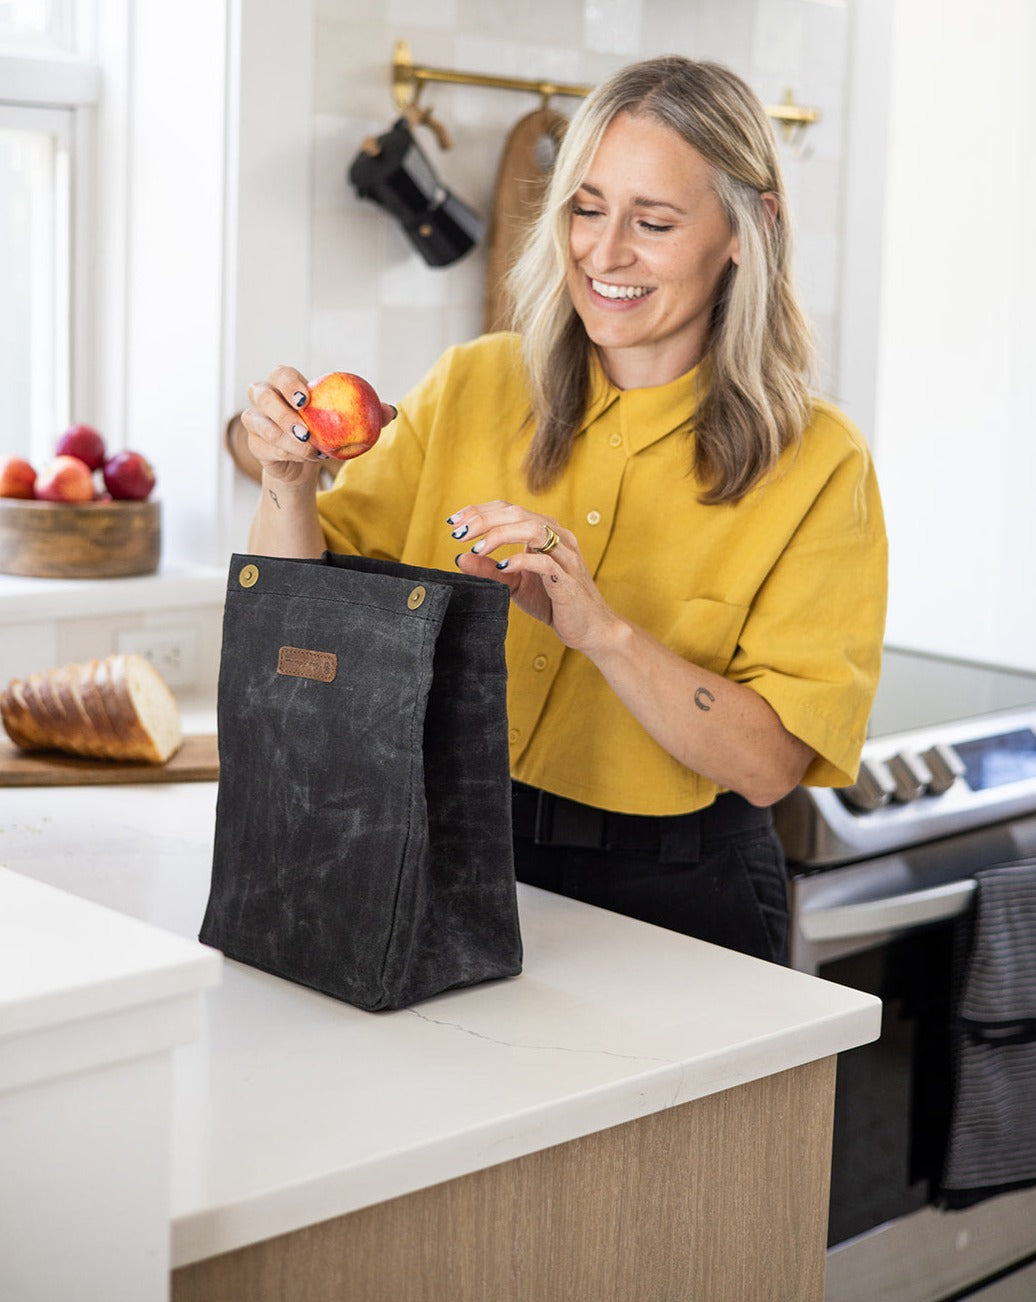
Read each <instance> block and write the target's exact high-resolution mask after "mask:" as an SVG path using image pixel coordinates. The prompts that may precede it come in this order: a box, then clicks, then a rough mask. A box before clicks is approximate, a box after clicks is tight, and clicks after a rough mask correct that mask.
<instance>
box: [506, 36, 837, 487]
mask: <svg viewBox="0 0 1036 1302" xmlns="http://www.w3.org/2000/svg"><path fill="white" fill-rule="evenodd" d="M619 113H630V114H633V115H635V116H640V115H644V114H647V115H650V116H652V117H654V118H656V119H657V120H658V121H659V122H660V123H662V125H664V126H666V127H669V128H670V129H671V130H673V131H675V132H676V133H677V134H678V135H679V136H681V137H682V138H683V139H684V140H685V141H686V142H687V143H688V144H690V145H691V146H693V148H694V149H696V150H697V151H698V153H699V154H701V156H702V157H703V158H704V159H705V160H706V162H708V163H709V164H711V166H712V169H713V181H714V185H715V189H716V194H717V195H718V197H719V199H720V202H721V203H722V205H723V208H724V212H725V214H726V217H727V220H728V222H729V223H730V228H731V230H732V231H733V232H734V233H735V234H736V235H737V236H738V239H739V243H740V259H739V264H738V265H737V266H734V265H733V264H731V265H730V266H728V268H727V270H726V272H725V274H724V278H723V280H722V282H721V285H720V289H719V294H718V298H717V301H716V305H715V308H714V311H713V315H712V322H711V326H710V333H709V340H708V343H707V347H706V357H707V360H708V365H707V366H705V367H703V368H702V373H703V375H707V379H706V380H705V381H704V382H703V384H702V385H701V388H700V392H699V397H698V403H697V407H696V410H694V411H693V412H688V425H689V426H690V424H691V422H692V421H693V427H694V434H695V439H694V462H693V469H694V471H695V474H696V475H697V477H698V480H699V482H700V483H701V484H702V486H703V490H704V491H703V492H702V500H703V501H705V502H730V501H736V500H737V499H738V498H740V497H742V496H743V495H744V494H745V493H746V492H747V491H748V490H749V489H750V488H751V487H753V485H755V484H756V483H757V482H758V481H759V480H760V479H761V478H762V477H763V476H764V475H765V474H766V473H767V472H768V471H769V470H771V469H772V468H773V466H774V465H775V464H776V462H777V459H778V457H779V456H780V454H781V452H782V451H783V450H784V449H785V448H786V447H787V446H789V445H790V444H791V443H793V442H794V441H796V440H797V439H798V438H799V437H800V436H801V434H802V431H803V430H804V429H805V427H806V424H807V423H808V421H809V418H810V412H811V409H812V402H811V398H810V392H809V383H808V380H809V376H810V374H811V370H812V363H813V346H812V340H811V337H810V332H809V328H808V326H807V324H806V321H805V318H804V317H803V314H802V311H801V309H800V308H799V305H798V302H797V300H796V297H795V293H794V289H793V286H792V281H791V232H790V225H789V219H788V213H787V209H786V200H785V191H784V183H783V179H782V177H781V172H780V165H779V163H778V159H777V150H776V144H775V141H774V136H773V130H772V128H771V126H770V122H769V119H768V118H767V116H766V111H765V110H764V108H763V107H762V105H761V104H760V102H759V100H758V99H757V98H756V96H755V94H754V93H753V92H752V91H751V90H750V89H749V87H748V86H747V85H745V83H744V82H743V81H742V80H741V79H740V78H739V77H737V76H736V75H735V74H734V73H732V72H730V71H729V70H728V69H727V68H724V67H721V66H720V65H719V64H715V63H703V62H696V61H694V60H692V59H686V58H683V57H680V56H675V55H669V56H664V57H661V58H656V59H647V60H644V61H642V62H640V63H635V64H631V65H630V66H628V67H626V68H623V69H621V70H620V71H619V72H617V73H615V74H614V75H613V76H612V77H610V78H609V79H608V80H607V81H605V82H604V83H602V84H601V85H600V86H598V87H597V88H596V90H594V91H593V92H592V93H591V94H590V95H589V96H588V97H587V99H586V100H585V101H584V102H583V104H581V105H580V108H579V110H578V111H577V112H576V114H575V115H574V117H573V119H572V122H571V123H570V125H569V128H568V130H567V132H566V133H565V138H564V140H563V142H562V145H561V148H560V150H559V152H558V157H557V160H556V162H555V165H554V171H553V175H552V177H551V181H550V185H549V187H548V190H547V194H546V196H545V199H544V205H543V209H542V212H541V214H540V217H539V219H538V221H537V222H536V224H535V226H534V227H533V228H532V230H531V232H530V234H529V238H528V240H527V242H526V245H525V247H524V250H523V252H522V255H521V257H520V258H519V259H518V261H517V263H516V265H515V266H514V268H513V270H512V272H511V275H510V278H509V290H510V294H511V297H512V300H513V302H514V304H515V309H514V324H515V328H516V329H517V330H519V332H520V333H521V335H522V350H523V357H524V362H525V368H526V373H527V376H528V380H529V385H530V393H531V406H532V411H531V418H532V420H533V422H534V423H535V426H536V433H535V435H534V438H533V441H532V444H531V446H530V449H529V453H528V457H527V459H526V465H525V469H526V474H527V477H528V480H529V485H530V487H531V488H533V489H535V490H540V489H542V488H545V487H547V486H548V485H549V484H551V483H552V482H553V481H554V480H555V479H556V478H557V476H558V475H559V474H560V472H561V470H562V469H563V468H564V466H565V464H566V462H567V460H568V456H569V452H570V449H571V443H572V437H573V435H574V433H575V431H576V430H577V429H578V427H579V423H580V421H581V419H582V417H583V413H584V410H585V407H586V401H587V394H588V389H589V378H590V359H591V351H592V348H593V345H592V344H591V342H590V340H589V338H588V337H587V335H586V332H585V330H584V329H583V324H582V322H581V321H580V319H579V317H578V316H577V315H576V312H575V310H574V308H573V306H572V302H571V299H570V298H569V295H568V291H567V289H566V274H567V269H568V263H569V245H568V239H569V222H570V215H571V208H572V198H573V196H574V195H575V193H576V191H577V190H578V189H579V187H580V185H581V184H582V182H583V179H584V177H585V176H586V173H587V171H588V170H589V167H590V164H591V162H592V160H593V157H594V154H595V153H596V151H597V147H598V145H599V144H600V141H601V137H602V136H603V134H604V132H605V129H606V128H607V127H608V125H609V123H610V122H611V121H612V119H613V118H614V117H615V116H616V115H617V114H619ZM764 194H766V195H772V196H774V199H773V203H774V204H775V206H776V211H775V212H771V211H770V209H768V208H767V206H766V204H765V203H764V201H763V199H762V197H761V196H763V195H764Z"/></svg>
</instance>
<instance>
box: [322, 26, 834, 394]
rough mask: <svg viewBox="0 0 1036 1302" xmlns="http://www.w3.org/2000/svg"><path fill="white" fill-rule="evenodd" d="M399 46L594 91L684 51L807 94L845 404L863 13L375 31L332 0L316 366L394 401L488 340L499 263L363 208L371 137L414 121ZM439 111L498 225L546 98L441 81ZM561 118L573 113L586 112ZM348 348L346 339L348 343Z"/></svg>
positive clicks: (473, 188)
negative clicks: (853, 68) (399, 87)
mask: <svg viewBox="0 0 1036 1302" xmlns="http://www.w3.org/2000/svg"><path fill="white" fill-rule="evenodd" d="M397 39H404V40H406V41H407V42H408V44H409V46H410V51H411V55H412V57H413V59H414V61H415V63H418V64H425V65H428V66H433V67H451V68H456V69H459V70H462V71H474V72H485V73H492V74H495V75H500V76H518V77H523V78H530V79H543V80H555V81H565V82H576V83H585V84H593V83H594V82H596V81H598V80H599V79H601V78H602V77H604V76H606V75H607V74H608V73H610V72H611V71H612V70H614V69H615V68H616V67H618V66H620V65H621V64H623V63H625V62H628V61H629V60H631V59H634V58H638V57H644V56H648V55H653V54H658V53H664V52H669V51H675V52H678V53H683V54H687V55H690V56H691V57H696V58H708V59H715V60H717V61H719V62H722V63H726V64H728V65H729V66H730V67H731V68H733V70H734V71H735V72H737V73H739V75H741V76H743V77H744V78H745V79H746V80H747V81H748V82H749V84H750V85H752V87H753V89H755V90H756V92H757V93H758V94H759V95H760V97H761V98H762V99H763V100H764V102H767V103H773V102H778V101H779V100H780V99H781V98H782V97H783V95H784V93H785V91H786V90H788V89H791V90H792V91H793V92H794V94H795V96H796V98H797V100H798V102H799V103H801V104H809V105H812V106H815V107H816V108H818V109H819V111H820V113H821V121H820V122H819V123H818V124H817V125H816V126H815V127H812V128H811V129H810V130H809V131H808V132H807V133H806V135H805V137H804V138H803V140H802V142H801V143H799V144H797V145H789V144H786V143H784V142H783V141H782V142H781V146H780V148H781V158H782V166H783V167H784V169H785V173H786V179H787V182H788V187H789V192H790V197H791V204H792V212H793V217H794V219H795V229H796V249H797V252H796V267H797V271H798V278H799V282H800V289H801V291H802V294H803V298H804V301H805V305H806V308H807V311H808V313H809V315H810V317H811V319H812V320H813V323H814V326H815V329H816V331H817V336H818V343H819V345H820V354H821V359H822V371H821V380H822V384H823V387H824V389H825V390H826V391H829V392H836V391H837V374H836V372H835V370H834V366H835V359H836V358H837V348H836V343H837V340H836V338H835V322H836V321H837V319H838V314H839V294H840V283H839V268H840V262H841V252H842V250H841V211H840V203H841V194H842V191H843V188H844V139H843V122H844V107H845V106H844V96H845V94H846V78H845V75H844V74H845V67H846V63H847V53H848V41H849V13H848V4H847V2H846V0H825V2H824V3H817V2H816V0H690V2H688V0H525V3H523V4H522V5H520V6H518V7H517V9H515V8H514V7H511V8H510V9H509V8H507V7H506V6H505V7H501V6H499V5H498V4H497V3H495V0H453V2H452V3H449V2H447V3H437V4H435V5H428V4H427V3H425V2H423V0H422V2H421V3H418V0H390V2H389V3H387V4H386V5H384V6H383V7H382V8H380V9H379V10H378V11H377V13H376V14H374V15H372V17H371V18H370V19H369V20H362V21H361V20H358V18H357V7H356V5H355V3H354V0H320V3H319V6H318V10H317V30H316V41H315V50H314V58H315V61H316V67H315V92H314V105H313V130H312V172H313V191H312V212H313V215H312V230H311V237H312V259H311V279H312V284H311V300H312V321H311V329H310V340H309V347H310V357H309V358H300V359H298V363H297V364H299V365H300V366H301V367H302V368H303V369H306V368H307V367H309V368H310V369H311V370H312V372H313V373H314V374H316V373H319V370H318V369H317V366H318V358H319V368H320V369H323V370H326V369H328V367H329V366H330V365H332V360H331V359H335V360H334V361H333V364H334V365H336V366H341V367H344V368H346V369H352V370H359V371H362V372H363V373H365V374H368V375H369V376H370V378H371V379H372V381H373V382H374V383H375V384H377V385H378V386H379V387H381V388H384V389H385V390H386V391H387V392H390V393H394V394H396V395H399V394H401V393H402V392H404V391H405V390H406V389H408V388H409V387H410V386H411V385H412V384H413V383H415V382H416V381H417V380H418V379H419V378H420V377H421V375H422V374H423V373H424V372H425V371H426V370H427V368H428V367H429V366H430V365H431V364H432V362H433V361H434V360H435V358H436V357H437V356H438V355H439V353H440V352H441V350H442V348H443V347H445V346H446V345H447V344H449V343H451V342H454V341H456V340H458V339H463V338H470V337H472V336H474V335H476V334H477V333H478V332H479V331H480V329H481V319H482V306H481V305H482V294H483V290H482V279H483V276H484V271H485V249H484V247H478V248H476V249H475V250H473V251H472V253H470V254H468V255H467V256H466V257H465V258H464V259H462V260H461V261H460V262H459V263H456V264H454V265H453V266H450V267H446V268H429V267H427V266H426V265H425V264H424V263H423V262H422V261H421V259H420V257H419V256H418V255H417V254H416V253H414V252H413V251H412V250H411V248H410V245H409V244H408V242H407V241H406V239H405V237H404V236H403V234H402V232H401V231H400V230H399V229H398V228H397V227H396V226H395V223H394V222H393V220H392V218H390V217H389V216H388V214H386V213H384V212H382V211H381V210H380V209H378V208H377V207H376V206H375V205H374V204H371V203H365V202H362V201H360V200H359V199H358V198H357V197H356V196H355V194H354V193H353V192H352V190H351V187H350V186H349V185H348V182H347V180H346V171H347V168H348V165H349V163H350V162H351V160H352V158H353V157H354V156H355V154H356V152H357V151H358V149H359V148H360V145H361V143H362V141H363V139H364V137H365V136H367V135H371V134H378V133H380V132H381V131H384V130H387V128H388V127H389V126H390V125H391V123H392V121H393V120H394V118H395V116H396V114H397V109H396V106H395V104H394V101H393V99H392V95H391V90H390V65H391V59H392V53H393V47H394V44H395V41H396V40H397ZM421 104H422V105H425V106H430V107H432V108H433V109H434V111H435V113H436V116H437V117H438V118H439V119H440V120H441V121H442V122H443V123H444V125H445V126H446V128H447V130H448V131H449V132H450V134H451V136H452V137H453V148H452V149H450V150H448V151H446V152H444V151H442V150H441V149H440V147H439V145H438V143H437V142H436V140H435V138H434V136H433V135H432V133H431V132H430V131H429V130H427V129H426V128H418V130H417V138H418V140H419V141H420V143H421V146H422V148H423V149H424V150H425V152H426V153H427V155H428V157H429V160H430V162H431V163H432V166H433V167H434V169H435V170H436V172H437V174H438V176H439V178H440V179H441V181H442V182H443V184H444V185H446V186H448V187H449V188H450V189H452V190H453V191H454V192H455V193H456V194H457V195H458V197H459V198H461V199H462V200H463V201H464V202H465V203H467V204H468V205H470V206H471V207H472V208H474V209H475V210H476V211H478V212H479V213H480V214H481V215H482V216H483V217H484V218H485V219H486V221H487V223H488V219H489V216H490V206H491V200H492V194H493V187H494V184H495V181H496V175H497V168H498V165H499V160H500V156H501V153H502V151H503V147H504V143H505V141H506V138H507V135H508V133H509V132H510V130H511V129H512V128H513V126H514V125H515V124H516V123H517V122H518V120H519V119H520V118H521V117H523V116H524V115H525V114H526V113H528V112H530V111H531V110H532V109H534V108H536V107H538V105H539V98H538V97H537V96H536V95H534V94H525V93H516V92H509V91H502V90H491V89H487V88H484V87H477V86H450V85H444V84H439V83H436V84H432V83H428V84H426V85H425V86H424V88H423V90H422V94H421ZM554 106H555V107H557V108H558V109H559V110H560V111H561V112H563V113H566V114H568V115H571V113H572V112H573V111H574V110H575V108H576V107H577V101H576V100H574V99H566V98H558V99H557V100H555V101H554ZM339 331H340V332H341V335H340V338H339V337H338V336H337V332H339Z"/></svg>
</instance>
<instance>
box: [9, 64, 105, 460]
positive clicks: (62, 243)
mask: <svg viewBox="0 0 1036 1302" xmlns="http://www.w3.org/2000/svg"><path fill="white" fill-rule="evenodd" d="M100 91H101V72H100V68H99V67H98V65H97V64H96V63H95V62H93V61H91V60H89V59H85V58H80V57H76V56H72V55H61V54H52V55H41V54H39V53H36V52H34V51H33V52H27V53H25V54H21V53H16V52H14V51H11V50H5V51H4V52H2V53H0V121H2V122H3V123H4V124H5V125H10V126H15V127H21V128H26V129H33V128H36V129H40V130H44V131H47V132H50V133H52V134H54V135H55V136H56V137H57V138H58V139H59V140H60V142H61V144H62V146H63V147H64V149H65V150H66V151H67V159H68V167H67V199H68V204H67V229H64V230H58V231H57V232H55V234H56V237H58V238H56V239H55V245H56V247H57V249H58V260H59V265H58V273H57V278H58V280H59V281H61V280H63V281H64V284H63V285H59V286H56V288H57V290H58V295H57V296H59V298H60V303H59V304H56V305H55V332H56V339H55V352H54V361H55V368H56V371H57V375H56V377H55V380H56V383H55V382H54V381H52V384H51V392H52V393H53V399H52V401H49V402H41V403H40V404H39V405H40V408H41V410H44V411H46V412H48V413H49V420H50V424H51V425H52V426H56V428H51V429H47V428H44V427H43V426H42V424H41V426H40V427H39V428H36V429H34V430H33V432H32V441H31V447H30V449H29V453H30V455H31V456H32V457H33V458H35V459H37V460H41V459H43V458H44V457H45V456H46V455H48V454H49V453H50V452H51V451H52V450H53V440H54V437H55V436H56V434H57V433H59V432H60V429H61V428H62V427H63V426H64V425H65V424H67V423H68V422H69V420H70V419H71V414H72V413H73V412H83V413H85V412H88V411H91V410H92V409H93V406H94V402H95V394H94V392H93V387H94V386H93V377H94V375H95V374H96V368H97V359H96V355H95V352H94V347H93V331H92V330H91V320H92V316H93V307H94V299H95V293H96V286H95V283H94V280H93V270H94V266H95V257H94V245H95V239H94V234H95V223H94V212H93V203H94V193H95V190H94V181H93V178H94V174H95V171H96V166H97V149H96V112H97V106H98V103H99V100H100ZM58 220H59V221H61V222H62V223H63V222H64V214H62V213H59V214H58ZM66 286H67V293H65V292H62V291H64V290H65V288H66ZM66 299H67V305H68V306H67V315H66V313H65V312H64V311H62V310H61V309H62V307H63V304H64V301H65V300H66ZM11 378H12V379H14V380H15V381H17V380H18V378H19V377H11ZM28 381H29V383H30V384H32V385H33V386H34V387H37V386H39V387H41V386H42V385H43V384H45V383H46V381H45V378H44V377H41V376H32V377H28ZM84 418H85V417H84Z"/></svg>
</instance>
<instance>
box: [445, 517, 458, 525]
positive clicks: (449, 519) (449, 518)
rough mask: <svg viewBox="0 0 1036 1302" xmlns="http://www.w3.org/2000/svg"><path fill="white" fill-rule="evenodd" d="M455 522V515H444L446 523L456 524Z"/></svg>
mask: <svg viewBox="0 0 1036 1302" xmlns="http://www.w3.org/2000/svg"><path fill="white" fill-rule="evenodd" d="M456 522H457V517H456V516H455V515H448V516H447V517H446V523H447V524H456Z"/></svg>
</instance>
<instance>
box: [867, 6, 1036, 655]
mask: <svg viewBox="0 0 1036 1302" xmlns="http://www.w3.org/2000/svg"><path fill="white" fill-rule="evenodd" d="M891 42H892V44H891V51H892V57H891V63H890V66H889V87H890V89H889V112H888V157H887V171H886V174H885V178H884V187H885V189H884V223H883V231H882V236H883V257H882V271H881V299H880V316H879V321H878V334H877V365H876V384H875V390H874V403H875V444H876V451H877V461H878V469H879V473H880V476H881V481H882V484H883V490H884V496H885V504H886V510H887V514H888V521H889V531H890V542H891V589H892V591H891V602H890V610H889V638H890V640H891V641H893V642H896V643H899V644H901V645H905V646H911V647H917V648H921V649H923V650H933V651H940V652H947V653H951V654H954V655H961V656H965V657H968V658H972V659H978V660H987V661H994V662H998V663H1005V664H1011V665H1015V666H1018V667H1024V668H1030V669H1036V547H1034V545H1033V542H1034V530H1033V525H1032V517H1033V514H1034V505H1033V498H1034V490H1036V367H1034V365H1033V360H1032V359H1033V357H1034V356H1036V314H1034V312H1033V306H1032V305H1033V303H1034V302H1036V255H1034V252H1033V237H1034V233H1036V218H1034V213H1036V79H1034V78H1033V75H1032V59H1033V54H1034V53H1036V5H1033V4H1032V3H1031V0H993V2H992V3H990V4H987V5H983V6H978V5H975V4H973V3H971V2H970V0H896V3H895V4H894V5H893V6H892V32H891Z"/></svg>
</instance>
